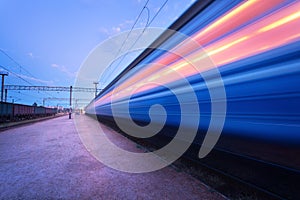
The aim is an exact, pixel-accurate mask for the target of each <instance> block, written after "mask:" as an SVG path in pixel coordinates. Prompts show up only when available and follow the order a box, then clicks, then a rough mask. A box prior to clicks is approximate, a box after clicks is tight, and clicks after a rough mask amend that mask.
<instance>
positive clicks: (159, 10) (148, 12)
mask: <svg viewBox="0 0 300 200" xmlns="http://www.w3.org/2000/svg"><path fill="white" fill-rule="evenodd" d="M148 2H149V0H148V1H147V2H146V4H145V6H144V7H143V9H142V10H141V12H140V14H139V16H138V18H139V17H140V15H141V13H142V12H143V10H144V9H146V10H147V15H148V17H147V23H146V25H145V27H144V28H143V31H142V33H141V34H140V35H139V36H138V37H137V39H136V40H135V41H134V43H133V44H132V45H131V47H130V48H129V50H128V51H127V52H126V53H125V55H123V56H122V57H121V59H120V61H119V62H118V64H117V65H116V67H115V68H114V69H112V70H111V72H110V73H109V75H106V77H107V78H108V77H109V76H110V75H111V74H112V73H113V72H114V71H115V70H116V69H117V68H118V67H119V65H120V64H121V63H122V61H123V60H124V59H125V57H126V56H127V55H128V52H130V51H131V49H132V48H133V47H134V46H135V44H136V43H137V42H138V40H139V39H140V38H141V37H142V35H143V33H144V32H145V30H146V29H147V28H148V27H149V26H150V25H151V23H152V22H153V21H154V19H155V18H156V17H157V16H158V14H159V13H160V12H161V10H162V9H163V8H164V6H165V5H166V4H167V2H168V0H165V2H164V3H163V4H162V5H161V6H160V8H159V9H158V11H157V12H156V13H155V15H154V16H153V17H152V19H151V21H150V22H149V18H150V10H149V8H148V7H147V4H148ZM138 18H137V19H138ZM136 22H137V20H136ZM136 22H135V23H134V25H133V26H132V28H131V30H130V32H129V34H130V33H131V31H132V30H133V27H134V26H135V24H136ZM129 34H128V35H127V37H126V39H125V40H124V41H123V44H122V46H121V48H120V49H119V51H118V53H117V55H116V57H117V56H118V55H119V53H120V51H121V49H122V48H123V46H124V44H125V42H126V41H127V39H128V37H129ZM116 57H115V58H116ZM111 65H112V64H111ZM107 78H106V80H107Z"/></svg>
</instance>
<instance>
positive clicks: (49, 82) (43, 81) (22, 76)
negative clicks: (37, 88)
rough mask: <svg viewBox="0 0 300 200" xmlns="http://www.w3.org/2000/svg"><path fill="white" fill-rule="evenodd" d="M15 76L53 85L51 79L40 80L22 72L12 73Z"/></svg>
mask: <svg viewBox="0 0 300 200" xmlns="http://www.w3.org/2000/svg"><path fill="white" fill-rule="evenodd" d="M14 74H15V75H16V76H19V77H21V78H23V79H26V80H30V81H35V82H39V83H43V84H45V85H53V81H46V80H42V79H38V78H34V77H30V76H26V75H23V74H16V73H14Z"/></svg>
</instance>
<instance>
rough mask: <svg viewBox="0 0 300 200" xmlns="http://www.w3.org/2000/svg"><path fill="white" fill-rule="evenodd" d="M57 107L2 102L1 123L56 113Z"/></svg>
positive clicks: (0, 107) (0, 108)
mask: <svg viewBox="0 0 300 200" xmlns="http://www.w3.org/2000/svg"><path fill="white" fill-rule="evenodd" d="M56 113H57V109H56V108H46V107H42V106H29V105H23V104H14V103H5V102H0V123H4V122H9V121H20V120H25V119H33V118H38V117H45V116H51V115H55V114H56Z"/></svg>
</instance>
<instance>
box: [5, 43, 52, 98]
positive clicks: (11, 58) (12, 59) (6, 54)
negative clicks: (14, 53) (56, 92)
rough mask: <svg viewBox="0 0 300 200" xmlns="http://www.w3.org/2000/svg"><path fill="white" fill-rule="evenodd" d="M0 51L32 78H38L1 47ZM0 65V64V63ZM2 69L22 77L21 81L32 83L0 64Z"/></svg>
mask: <svg viewBox="0 0 300 200" xmlns="http://www.w3.org/2000/svg"><path fill="white" fill-rule="evenodd" d="M0 51H1V52H2V53H3V54H4V55H5V56H7V57H8V58H9V59H10V60H11V61H13V62H14V63H15V64H16V65H17V66H19V67H20V69H23V71H25V72H27V74H29V75H30V76H31V77H32V78H35V79H38V78H37V77H36V76H34V75H33V74H32V73H30V72H29V71H28V70H27V69H25V68H24V67H22V65H21V64H20V63H18V62H17V61H16V60H15V59H14V58H13V57H11V56H10V55H8V53H6V52H5V51H4V50H3V49H0ZM0 66H1V65H0ZM1 67H2V68H3V69H5V70H7V71H9V72H10V73H12V74H14V75H15V76H17V77H18V78H20V79H22V80H23V81H25V82H26V83H28V84H29V85H33V84H32V83H30V82H29V81H27V80H25V79H24V78H22V77H21V76H20V75H18V74H17V73H14V72H12V71H10V70H8V69H7V68H5V67H3V66H1ZM44 93H45V94H48V93H47V92H44ZM48 95H50V96H52V95H51V94H48Z"/></svg>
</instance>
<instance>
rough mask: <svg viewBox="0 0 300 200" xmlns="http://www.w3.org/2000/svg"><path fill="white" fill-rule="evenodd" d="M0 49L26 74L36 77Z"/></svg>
mask: <svg viewBox="0 0 300 200" xmlns="http://www.w3.org/2000/svg"><path fill="white" fill-rule="evenodd" d="M0 51H1V52H2V53H3V54H4V55H5V56H7V57H8V58H9V59H10V60H11V61H13V62H14V63H15V64H16V65H18V66H19V67H20V69H22V70H23V71H25V72H27V74H29V75H30V76H31V77H33V78H36V77H35V76H34V75H33V74H32V73H30V72H29V71H28V70H27V69H25V68H24V67H22V65H20V63H18V62H17V61H16V60H15V59H14V58H13V57H11V56H10V55H8V54H7V53H6V52H5V51H4V50H3V49H0Z"/></svg>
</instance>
